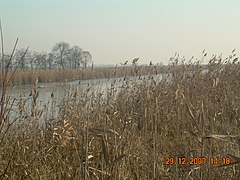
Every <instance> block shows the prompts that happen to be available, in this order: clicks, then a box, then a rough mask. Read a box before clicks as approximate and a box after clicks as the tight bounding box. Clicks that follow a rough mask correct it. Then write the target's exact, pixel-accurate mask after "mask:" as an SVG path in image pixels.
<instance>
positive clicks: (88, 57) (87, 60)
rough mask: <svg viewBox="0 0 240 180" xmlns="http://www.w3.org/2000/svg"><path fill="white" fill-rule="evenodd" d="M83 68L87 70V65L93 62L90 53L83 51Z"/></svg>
mask: <svg viewBox="0 0 240 180" xmlns="http://www.w3.org/2000/svg"><path fill="white" fill-rule="evenodd" d="M83 58H84V59H83V62H82V64H83V67H84V68H87V65H88V64H90V63H91V62H92V55H91V54H90V52H88V51H83Z"/></svg>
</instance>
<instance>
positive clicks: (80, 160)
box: [0, 57, 240, 179]
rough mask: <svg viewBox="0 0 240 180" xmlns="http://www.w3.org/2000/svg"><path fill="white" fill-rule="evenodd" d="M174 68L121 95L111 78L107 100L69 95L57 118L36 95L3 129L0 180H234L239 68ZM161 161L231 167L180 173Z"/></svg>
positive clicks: (216, 64)
mask: <svg viewBox="0 0 240 180" xmlns="http://www.w3.org/2000/svg"><path fill="white" fill-rule="evenodd" d="M179 61H180V60H179V59H178V58H175V59H173V63H172V65H171V68H169V70H168V72H165V73H166V74H167V75H166V76H164V77H163V78H162V79H161V80H160V79H158V80H156V79H154V78H152V76H151V75H149V78H145V79H144V78H143V77H142V76H138V81H128V79H127V78H126V79H125V81H124V82H123V84H122V87H121V91H120V92H119V93H117V89H116V87H117V85H118V84H116V83H117V82H116V81H115V79H114V78H113V79H112V80H111V81H112V86H111V88H110V89H109V90H108V92H107V96H106V97H107V98H106V97H104V96H103V94H102V93H100V92H99V93H97V94H94V93H92V91H91V88H89V89H87V90H85V91H79V89H72V88H71V87H70V88H69V90H68V94H67V96H66V97H65V98H64V100H63V101H62V103H61V104H60V105H59V106H60V112H59V116H58V117H54V116H52V115H51V111H53V110H54V107H55V106H56V104H55V100H54V98H55V97H54V95H53V97H52V100H51V102H52V104H51V106H48V107H45V108H46V109H42V110H41V109H40V108H39V107H37V95H36V93H35V94H33V97H32V102H35V103H32V107H31V108H30V110H29V111H30V112H29V114H31V116H28V117H25V116H21V117H20V118H18V121H17V122H16V123H14V124H9V123H10V121H6V122H8V123H6V124H5V126H4V128H3V130H2V132H1V134H0V135H1V136H0V138H1V139H0V179H177V178H179V179H238V178H239V164H238V162H239V159H237V156H238V155H239V145H240V144H239V134H240V132H239V123H240V121H239V119H240V109H239V107H240V99H239V97H240V91H239V89H240V84H239V79H240V77H239V76H240V65H239V64H238V63H237V62H235V61H234V62H233V61H232V59H231V58H230V59H229V60H228V61H227V62H223V60H222V59H221V58H216V57H214V58H213V59H211V60H210V62H209V64H208V65H207V66H201V65H200V63H199V62H195V63H184V62H179ZM203 67H207V68H208V71H203ZM133 69H135V70H136V69H137V66H133ZM149 69H150V70H151V72H154V71H155V70H156V69H154V67H151V68H149ZM134 73H136V74H137V73H138V72H137V71H134ZM147 73H148V74H151V73H150V71H148V72H147ZM36 86H37V85H36V84H35V85H34V86H33V89H34V88H35V87H36ZM33 92H35V91H33ZM34 99H35V101H34ZM51 107H52V108H51ZM19 108H21V107H20V106H19ZM43 110H44V111H48V112H49V113H48V115H46V114H45V116H44V117H41V116H43V115H42V114H41V111H43ZM20 115H21V114H20ZM40 118H43V119H44V121H40V120H39V119H40ZM220 135H222V136H220ZM231 135H232V136H231ZM234 135H235V136H234ZM229 154H230V155H229ZM166 157H231V161H232V162H235V161H236V162H235V164H231V165H229V166H224V167H218V165H209V164H205V165H178V166H177V165H166V164H165V161H164V158H166Z"/></svg>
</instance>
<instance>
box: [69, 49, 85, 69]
mask: <svg viewBox="0 0 240 180" xmlns="http://www.w3.org/2000/svg"><path fill="white" fill-rule="evenodd" d="M68 59H69V63H70V68H73V69H77V67H78V66H79V65H80V64H81V62H82V61H83V51H82V49H81V48H80V47H79V46H73V47H71V48H70V49H69V56H68Z"/></svg>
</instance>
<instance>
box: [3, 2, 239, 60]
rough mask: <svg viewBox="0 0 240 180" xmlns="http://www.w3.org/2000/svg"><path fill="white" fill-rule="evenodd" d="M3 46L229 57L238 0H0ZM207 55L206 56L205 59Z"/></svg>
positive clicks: (101, 55) (96, 55)
mask: <svg viewBox="0 0 240 180" xmlns="http://www.w3.org/2000/svg"><path fill="white" fill-rule="evenodd" d="M0 18H1V20H2V26H3V33H4V47H5V51H6V52H9V51H10V50H11V49H12V47H13V44H14V42H15V40H16V38H17V37H19V45H18V48H26V47H27V46H29V47H30V50H33V51H38V52H44V51H45V52H50V51H51V49H52V47H53V46H54V45H55V44H56V43H57V42H60V41H65V42H68V43H69V44H70V45H71V46H73V45H78V46H79V47H80V48H82V49H84V50H87V51H89V52H90V53H91V54H92V56H93V61H94V62H95V63H96V64H116V63H119V62H124V61H125V60H132V59H133V58H135V57H140V60H139V61H140V62H141V63H148V62H149V61H152V62H154V63H156V62H163V63H167V62H168V60H169V58H170V57H171V56H173V55H174V53H175V52H178V53H179V54H180V56H186V57H187V58H190V57H191V56H195V57H196V58H200V57H201V52H202V50H203V49H206V51H207V52H208V54H209V55H208V57H209V56H211V55H212V54H220V53H223V56H228V55H229V54H230V52H231V51H232V50H233V49H235V48H236V49H237V52H238V50H239V48H240V35H239V34H240V1H239V0H201V1H200V0H199V1H197V0H41V1H40V0H0ZM208 57H207V58H208Z"/></svg>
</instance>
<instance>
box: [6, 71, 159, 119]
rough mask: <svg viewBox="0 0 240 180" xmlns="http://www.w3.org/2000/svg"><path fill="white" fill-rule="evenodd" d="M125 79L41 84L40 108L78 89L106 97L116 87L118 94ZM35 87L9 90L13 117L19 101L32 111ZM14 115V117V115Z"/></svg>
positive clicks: (135, 79) (145, 76)
mask: <svg viewBox="0 0 240 180" xmlns="http://www.w3.org/2000/svg"><path fill="white" fill-rule="evenodd" d="M152 77H153V78H154V79H162V75H161V74H158V75H142V76H141V77H140V76H130V77H127V81H128V82H131V81H134V82H140V79H150V78H152ZM124 82H126V81H124V78H123V77H119V78H114V79H107V78H104V79H90V80H74V81H67V80H66V81H65V82H52V83H39V84H38V88H37V93H38V99H37V102H38V107H40V109H41V108H43V107H44V106H45V107H46V106H50V104H51V103H52V102H53V101H54V102H55V104H60V103H61V102H62V100H63V99H64V97H67V96H68V95H69V93H70V92H74V91H76V89H78V91H79V93H80V94H81V92H84V91H85V90H87V89H89V90H90V91H91V93H95V94H97V93H102V94H103V95H104V96H105V97H106V94H107V91H108V90H109V89H111V88H113V87H112V86H114V89H115V90H116V92H119V91H120V90H121V87H122V85H123V84H124ZM32 88H33V85H31V84H30V85H19V86H15V87H12V88H10V89H9V91H8V95H9V96H10V97H11V99H12V100H13V99H15V103H14V104H13V107H12V109H13V111H12V116H16V114H17V112H18V111H19V107H18V106H19V103H18V102H19V101H22V102H25V106H27V107H28V108H29V109H31V104H32V101H33V100H32V99H33V98H32V97H31V90H32ZM56 107H57V106H56ZM13 114H14V115H13Z"/></svg>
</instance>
